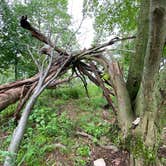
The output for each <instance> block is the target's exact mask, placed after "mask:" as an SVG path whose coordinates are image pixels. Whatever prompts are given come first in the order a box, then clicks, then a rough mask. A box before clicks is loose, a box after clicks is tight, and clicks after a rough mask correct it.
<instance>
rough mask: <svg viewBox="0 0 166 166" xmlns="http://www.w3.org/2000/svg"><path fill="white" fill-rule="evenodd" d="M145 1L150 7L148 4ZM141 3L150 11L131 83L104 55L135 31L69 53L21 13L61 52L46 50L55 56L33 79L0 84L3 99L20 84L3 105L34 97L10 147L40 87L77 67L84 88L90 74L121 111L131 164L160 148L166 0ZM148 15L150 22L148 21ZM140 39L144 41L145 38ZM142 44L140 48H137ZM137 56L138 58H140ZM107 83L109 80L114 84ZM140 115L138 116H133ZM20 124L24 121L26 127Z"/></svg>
mask: <svg viewBox="0 0 166 166" xmlns="http://www.w3.org/2000/svg"><path fill="white" fill-rule="evenodd" d="M145 6H146V9H145V8H144V7H145ZM141 7H142V11H144V10H146V12H142V13H141V14H140V18H141V19H140V24H139V26H138V31H139V35H138V36H137V40H136V48H137V49H136V54H135V56H134V57H135V58H136V59H133V60H132V61H131V65H130V70H129V72H130V73H129V76H128V77H129V78H128V81H127V86H126V81H125V79H124V76H123V73H122V71H121V68H120V66H119V64H118V62H116V61H114V60H108V59H107V58H106V56H104V55H105V54H106V49H105V48H106V47H108V46H110V45H112V44H114V43H115V42H118V41H123V40H127V39H133V38H135V37H127V38H118V37H116V38H114V39H112V40H110V41H109V42H107V43H104V44H101V45H98V46H95V47H92V48H89V49H87V50H83V51H80V52H78V53H73V54H68V53H67V51H64V50H63V49H60V48H58V47H57V46H55V45H54V44H53V43H52V42H51V41H50V40H48V39H47V37H45V35H44V34H42V33H41V32H39V31H38V30H37V29H36V28H34V27H33V26H32V25H31V24H30V23H29V22H28V21H27V17H26V16H24V17H22V19H21V26H22V27H23V28H25V29H27V30H29V31H30V33H31V34H32V36H33V37H35V38H37V39H38V40H40V41H42V42H44V43H46V44H48V45H49V46H50V49H49V50H51V52H55V54H56V55H57V56H53V54H51V53H50V52H48V51H46V52H45V53H46V54H47V55H48V59H50V58H52V59H53V60H52V61H51V63H50V67H48V70H46V71H47V72H46V71H44V72H43V70H41V71H40V72H39V74H37V75H36V76H34V77H32V78H30V79H28V81H29V83H28V81H27V80H22V81H18V82H15V83H11V84H7V85H2V86H0V94H1V96H2V97H1V96H0V99H2V101H3V102H4V103H5V99H6V100H8V101H9V100H10V99H9V97H8V95H6V97H5V95H4V96H3V94H5V93H6V94H7V91H8V92H10V93H11V92H12V90H15V96H16V98H14V97H13V98H12V100H10V102H8V104H6V105H5V104H4V105H5V106H3V108H5V107H6V106H7V105H9V104H11V103H14V102H15V101H17V100H18V99H19V98H20V96H22V101H24V102H21V103H20V104H19V106H18V107H19V109H18V110H20V109H21V108H23V106H24V105H25V103H26V102H27V99H28V98H29V102H28V103H27V105H26V106H25V109H24V111H23V114H22V116H21V120H20V121H19V124H18V128H16V132H15V133H14V134H13V139H12V141H11V144H10V146H9V152H12V153H17V150H18V147H19V144H20V142H21V139H22V136H23V133H24V130H25V127H26V122H27V119H28V116H29V114H30V112H31V109H32V107H33V105H34V103H35V100H36V99H37V97H38V96H39V95H40V93H41V92H42V91H43V90H44V89H45V88H46V87H48V86H49V85H50V84H51V83H52V81H56V79H59V78H60V76H61V75H63V74H64V73H66V72H67V71H68V70H69V69H72V71H73V73H72V76H73V75H74V74H75V76H77V77H79V78H80V79H81V80H82V82H83V83H84V87H85V89H86V86H87V82H86V78H85V76H87V77H88V78H89V79H90V80H91V81H92V82H94V83H95V84H96V85H97V86H99V87H101V89H102V90H103V94H104V96H105V98H106V100H107V101H108V103H109V104H110V106H111V107H112V109H113V111H114V113H115V115H116V117H117V122H118V125H119V127H120V128H121V131H122V138H123V140H124V142H125V140H128V141H129V143H130V145H128V146H129V148H130V149H129V151H130V153H131V165H136V166H140V165H144V163H145V161H146V159H145V158H144V157H145V156H144V154H148V153H149V152H152V151H153V154H154V155H156V152H157V148H158V147H157V146H156V145H157V141H158V139H157V138H158V135H159V134H160V133H158V129H157V126H156V120H157V117H158V114H159V113H160V112H161V111H163V110H162V107H161V105H162V104H164V103H165V102H163V101H165V97H166V96H165V94H166V93H165V89H164V88H163V89H162V98H161V101H159V102H158V101H157V100H156V95H157V93H159V89H158V82H157V80H158V78H159V76H160V72H161V71H160V59H161V56H162V52H163V48H164V44H165V38H166V1H165V0H159V1H156V0H151V1H148V0H142V5H141ZM144 19H145V20H146V22H144ZM147 20H148V21H147ZM142 24H146V26H145V29H142V28H141V26H142ZM145 30H146V31H145ZM142 37H146V38H145V39H143V40H144V41H141V40H142ZM140 42H143V43H142V44H140ZM140 50H141V54H138V52H139V51H140ZM50 55H51V56H50ZM136 60H138V64H137V61H136ZM139 65H140V66H139ZM98 66H100V67H98ZM164 68H165V67H164ZM105 72H106V73H108V74H109V79H107V80H105V79H104V78H103V77H102V75H103V74H104V73H105ZM41 73H42V74H41ZM43 78H44V79H43ZM164 79H165V78H164ZM41 80H42V81H41ZM106 84H108V85H109V88H108V87H107V86H106ZM25 85H26V86H29V87H30V88H28V90H27V91H26V90H25V91H26V94H25V95H24V93H23V92H22V93H20V92H18V89H17V88H20V90H22V91H24V87H25V89H26V86H25ZM110 87H111V88H110ZM16 89H17V90H16ZM110 89H113V93H112V91H111V90H110ZM111 95H114V96H115V98H116V106H115V104H114V103H113V102H112V100H111ZM14 99H15V100H14ZM6 103H7V102H6ZM2 105H3V104H2ZM135 119H136V121H134V120H135ZM133 125H134V126H133ZM21 126H23V128H22V129H21ZM20 133H21V134H20ZM18 138H19V139H18ZM16 140H18V141H16ZM140 145H141V146H140ZM133 149H134V150H138V151H142V153H141V154H140V153H139V152H138V154H136V155H135V154H134V152H135V151H134V150H133ZM137 155H138V156H137ZM148 157H149V158H148V159H149V160H148V161H146V164H147V163H148V165H159V164H160V162H159V161H158V159H156V158H154V157H153V155H152V157H151V156H148ZM11 160H12V159H11V158H10V157H9V158H7V159H6V165H10V162H11Z"/></svg>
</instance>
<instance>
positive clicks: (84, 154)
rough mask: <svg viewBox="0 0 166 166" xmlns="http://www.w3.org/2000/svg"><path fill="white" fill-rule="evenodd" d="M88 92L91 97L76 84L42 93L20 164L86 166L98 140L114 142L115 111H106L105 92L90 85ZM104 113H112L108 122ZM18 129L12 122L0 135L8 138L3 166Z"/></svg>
mask: <svg viewBox="0 0 166 166" xmlns="http://www.w3.org/2000/svg"><path fill="white" fill-rule="evenodd" d="M88 92H89V96H90V98H88V97H87V96H86V93H85V90H84V88H83V86H82V85H75V86H64V87H59V88H57V89H54V90H46V91H44V93H42V95H41V96H40V97H39V99H38V101H37V103H36V105H35V107H34V109H33V111H32V114H31V115H30V117H29V121H28V127H27V130H26V132H25V134H24V139H23V141H22V143H21V148H20V150H19V153H18V157H17V161H16V163H17V165H28V166H38V165H40V166H41V165H42V166H45V165H74V166H84V165H87V163H88V162H90V160H91V158H90V157H91V156H90V155H91V148H92V146H95V144H96V140H97V141H100V139H101V138H102V137H108V139H110V130H112V129H111V128H114V127H113V125H112V124H111V123H110V122H109V120H108V119H109V118H110V119H111V118H113V114H112V111H111V110H104V109H103V106H104V105H105V104H106V101H105V99H104V98H103V96H102V92H101V90H100V89H99V88H98V87H96V86H94V85H92V84H90V85H88ZM103 111H107V112H108V114H109V117H107V120H106V119H105V118H103ZM14 128H15V125H14V122H13V121H12V120H11V121H9V122H8V123H7V124H6V125H4V126H3V129H2V131H3V132H0V134H2V133H3V134H4V136H5V137H4V139H2V140H1V151H0V163H3V160H4V157H5V155H6V149H7V146H8V145H9V142H10V139H11V134H12V132H13V130H14ZM78 131H79V132H85V133H87V134H89V135H91V136H92V138H93V140H90V139H88V138H84V137H83V136H81V135H78V134H77V133H78ZM114 139H115V138H114ZM104 143H105V144H106V143H107V142H103V144H104Z"/></svg>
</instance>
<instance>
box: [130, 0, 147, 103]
mask: <svg viewBox="0 0 166 166" xmlns="http://www.w3.org/2000/svg"><path fill="white" fill-rule="evenodd" d="M149 8H150V0H142V2H141V8H140V14H139V18H138V27H137V29H138V30H137V39H136V44H135V45H136V46H135V50H136V53H135V55H134V56H132V57H131V61H130V67H129V73H128V80H127V89H128V91H129V94H130V97H131V100H132V102H133V101H134V99H135V97H136V95H137V93H138V90H139V87H140V83H141V79H142V72H143V66H144V57H145V54H146V48H147V41H148V32H149ZM132 105H134V104H132Z"/></svg>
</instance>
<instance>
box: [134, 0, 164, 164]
mask: <svg viewBox="0 0 166 166" xmlns="http://www.w3.org/2000/svg"><path fill="white" fill-rule="evenodd" d="M165 38H166V1H165V0H151V1H150V24H149V37H148V43H147V48H146V55H145V59H144V68H143V74H142V82H141V86H140V89H139V93H138V95H137V98H136V106H135V112H136V114H137V115H140V118H141V122H140V124H139V126H138V127H137V128H136V130H135V134H136V135H137V136H140V137H141V140H142V142H143V144H144V145H145V147H146V148H148V149H151V150H153V151H154V152H155V151H156V145H157V144H156V143H157V128H156V125H155V121H156V118H157V111H158V105H157V99H156V90H157V86H158V85H157V84H158V77H159V67H160V60H161V56H162V52H163V47H164V43H165ZM142 164H143V162H142V159H140V158H138V159H136V160H135V165H136V166H140V165H142ZM149 165H150V164H149ZM156 165H157V163H156Z"/></svg>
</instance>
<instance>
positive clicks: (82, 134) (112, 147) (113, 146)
mask: <svg viewBox="0 0 166 166" xmlns="http://www.w3.org/2000/svg"><path fill="white" fill-rule="evenodd" d="M76 135H81V136H83V137H87V138H88V139H90V140H91V141H93V140H96V138H94V137H93V136H92V135H89V134H87V133H85V132H83V131H81V132H80V131H77V132H76ZM96 143H97V145H99V146H100V147H101V148H103V149H107V150H113V151H114V152H117V151H119V149H118V148H117V147H116V146H115V145H102V144H101V143H100V142H99V140H97V141H96Z"/></svg>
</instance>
